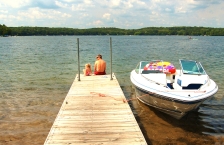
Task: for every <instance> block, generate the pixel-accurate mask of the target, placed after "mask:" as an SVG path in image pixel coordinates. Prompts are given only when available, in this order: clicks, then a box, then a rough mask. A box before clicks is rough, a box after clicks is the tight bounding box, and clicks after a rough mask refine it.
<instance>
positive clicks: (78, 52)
mask: <svg viewBox="0 0 224 145" xmlns="http://www.w3.org/2000/svg"><path fill="white" fill-rule="evenodd" d="M77 48H78V81H80V58H79V38H77Z"/></svg>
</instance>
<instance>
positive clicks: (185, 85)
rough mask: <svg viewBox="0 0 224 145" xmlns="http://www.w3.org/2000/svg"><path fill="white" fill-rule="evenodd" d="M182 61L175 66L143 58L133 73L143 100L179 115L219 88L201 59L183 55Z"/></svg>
mask: <svg viewBox="0 0 224 145" xmlns="http://www.w3.org/2000/svg"><path fill="white" fill-rule="evenodd" d="M179 63H180V69H176V68H175V67H174V65H172V64H171V63H170V62H164V61H162V60H159V61H158V60H156V61H155V60H154V61H141V62H140V63H139V64H138V65H137V67H136V68H135V69H134V70H132V72H131V75H130V79H131V82H132V84H133V86H134V87H135V92H136V97H137V98H138V99H139V100H140V101H141V102H143V103H145V104H147V105H149V106H152V107H155V108H157V109H159V110H160V111H162V112H164V113H167V114H169V115H171V116H173V117H174V118H177V119H180V118H182V117H183V116H184V115H185V114H186V113H187V112H189V111H192V110H195V109H197V108H198V107H199V105H200V104H201V103H202V102H203V101H205V100H206V99H208V98H210V97H212V96H213V95H214V94H215V93H216V92H217V91H218V86H217V85H216V83H215V82H214V81H213V80H212V79H210V78H209V76H208V75H207V73H206V72H205V70H204V68H203V66H202V65H201V63H200V62H196V61H193V60H183V59H180V60H179Z"/></svg>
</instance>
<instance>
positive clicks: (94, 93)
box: [90, 92, 148, 103]
mask: <svg viewBox="0 0 224 145" xmlns="http://www.w3.org/2000/svg"><path fill="white" fill-rule="evenodd" d="M90 94H92V95H98V97H110V98H113V99H114V100H116V101H123V103H127V102H129V101H132V100H136V99H137V98H133V99H125V98H124V99H122V100H121V99H117V98H114V97H112V96H108V95H106V94H102V93H97V92H90ZM146 95H148V94H144V95H142V96H139V97H138V98H141V97H144V96H146Z"/></svg>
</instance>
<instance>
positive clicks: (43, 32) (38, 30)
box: [0, 25, 224, 36]
mask: <svg viewBox="0 0 224 145" xmlns="http://www.w3.org/2000/svg"><path fill="white" fill-rule="evenodd" d="M1 32H2V33H1ZM6 35H7V36H47V35H49V36H58V35H160V36H161V35H183V36H224V28H211V27H185V26H180V27H146V28H140V29H120V28H113V27H102V28H88V29H78V28H58V27H57V28H54V27H29V26H21V27H7V26H5V25H0V36H6Z"/></svg>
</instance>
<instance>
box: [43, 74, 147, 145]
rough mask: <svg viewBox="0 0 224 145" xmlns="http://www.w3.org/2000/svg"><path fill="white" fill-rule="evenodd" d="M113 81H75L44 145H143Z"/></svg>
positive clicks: (101, 78) (100, 78)
mask: <svg viewBox="0 0 224 145" xmlns="http://www.w3.org/2000/svg"><path fill="white" fill-rule="evenodd" d="M125 100H126V99H125V97H124V94H123V92H122V90H121V88H120V86H119V83H118V81H117V80H116V77H115V76H114V75H113V80H110V75H104V76H89V77H85V76H82V75H81V81H78V80H77V78H76V79H75V80H74V82H73V84H72V86H71V88H70V90H69V92H68V94H67V96H66V98H65V100H64V102H63V104H62V106H61V109H60V111H59V113H58V115H57V117H56V119H55V122H54V124H53V126H52V128H51V130H50V132H49V134H48V137H47V138H46V141H45V145H61V144H70V145H72V144H78V145H82V144H83V145H95V144H104V145H107V144H110V145H111V144H115V145H120V144H122V145H124V144H133V145H135V144H138V145H139V144H142V145H146V144H147V143H146V141H145V139H144V137H143V135H142V132H141V130H140V128H139V126H138V123H137V122H136V120H135V117H134V115H133V113H132V111H131V109H130V107H129V105H128V104H127V103H126V102H125Z"/></svg>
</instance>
